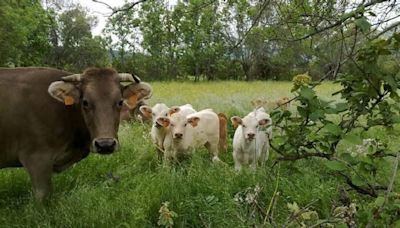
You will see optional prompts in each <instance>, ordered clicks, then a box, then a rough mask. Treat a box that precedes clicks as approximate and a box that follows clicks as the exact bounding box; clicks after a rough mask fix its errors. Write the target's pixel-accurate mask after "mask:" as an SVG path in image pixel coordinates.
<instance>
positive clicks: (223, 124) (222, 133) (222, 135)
mask: <svg viewBox="0 0 400 228" xmlns="http://www.w3.org/2000/svg"><path fill="white" fill-rule="evenodd" d="M218 119H219V143H218V145H219V151H220V152H226V151H227V150H228V146H227V143H226V139H227V131H228V129H227V126H228V118H227V117H226V115H225V114H224V113H222V112H221V113H218Z"/></svg>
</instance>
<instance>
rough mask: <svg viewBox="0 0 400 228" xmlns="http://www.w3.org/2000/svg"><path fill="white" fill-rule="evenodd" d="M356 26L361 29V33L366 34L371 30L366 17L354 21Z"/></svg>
mask: <svg viewBox="0 0 400 228" xmlns="http://www.w3.org/2000/svg"><path fill="white" fill-rule="evenodd" d="M354 23H355V24H356V26H357V27H358V28H360V29H361V31H363V32H368V31H369V29H370V28H371V24H370V23H369V22H368V20H367V18H366V17H361V18H359V19H357V20H355V21H354Z"/></svg>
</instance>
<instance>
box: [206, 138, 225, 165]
mask: <svg viewBox="0 0 400 228" xmlns="http://www.w3.org/2000/svg"><path fill="white" fill-rule="evenodd" d="M204 146H205V147H206V148H207V150H208V152H210V153H211V154H212V156H213V157H212V161H213V162H214V163H215V162H220V161H221V159H219V157H218V143H210V142H206V144H204Z"/></svg>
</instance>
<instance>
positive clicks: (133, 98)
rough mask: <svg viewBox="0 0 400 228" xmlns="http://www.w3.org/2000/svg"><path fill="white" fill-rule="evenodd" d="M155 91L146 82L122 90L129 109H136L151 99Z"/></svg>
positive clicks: (133, 84)
mask: <svg viewBox="0 0 400 228" xmlns="http://www.w3.org/2000/svg"><path fill="white" fill-rule="evenodd" d="M152 93H153V89H152V88H151V86H150V85H149V84H148V83H146V82H140V83H132V84H129V85H127V86H125V87H124V88H123V90H122V97H123V98H124V101H125V103H126V105H127V106H128V108H129V109H134V108H136V106H137V105H138V104H139V103H140V101H143V100H145V99H149V98H150V97H151V95H152Z"/></svg>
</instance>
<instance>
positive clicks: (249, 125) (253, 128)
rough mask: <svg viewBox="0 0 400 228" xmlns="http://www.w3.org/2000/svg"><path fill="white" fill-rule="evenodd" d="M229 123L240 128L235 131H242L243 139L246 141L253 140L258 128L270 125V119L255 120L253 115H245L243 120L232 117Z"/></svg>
mask: <svg viewBox="0 0 400 228" xmlns="http://www.w3.org/2000/svg"><path fill="white" fill-rule="evenodd" d="M231 121H232V124H233V125H234V126H235V125H236V126H241V129H237V130H239V131H242V134H243V136H244V138H245V139H246V140H248V141H252V140H253V139H255V137H256V134H257V133H258V127H260V126H266V125H269V124H271V118H268V117H265V118H256V116H255V115H247V116H246V117H244V118H243V119H242V118H240V117H238V116H233V117H232V118H231Z"/></svg>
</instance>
